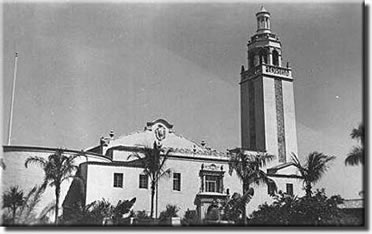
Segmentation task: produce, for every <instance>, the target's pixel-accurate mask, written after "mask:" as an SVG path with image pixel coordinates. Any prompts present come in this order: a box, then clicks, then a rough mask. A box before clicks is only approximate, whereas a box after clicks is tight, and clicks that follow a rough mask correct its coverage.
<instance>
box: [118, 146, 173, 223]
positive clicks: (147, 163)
mask: <svg viewBox="0 0 372 234" xmlns="http://www.w3.org/2000/svg"><path fill="white" fill-rule="evenodd" d="M117 149H120V148H117ZM170 151H171V150H170V149H168V150H164V149H162V148H161V146H160V145H158V144H157V143H156V141H154V143H153V148H148V147H144V148H142V149H140V152H139V153H134V154H132V155H130V156H129V157H128V158H133V157H134V158H135V159H137V160H138V161H139V162H140V163H141V165H142V167H143V168H144V169H143V172H144V174H145V175H147V176H148V177H149V178H150V183H151V210H150V216H151V217H152V218H153V217H154V197H155V192H156V185H157V184H158V182H159V180H160V179H161V178H162V177H164V176H169V175H170V173H171V170H170V169H169V168H168V169H165V162H166V161H167V159H168V154H169V153H170Z"/></svg>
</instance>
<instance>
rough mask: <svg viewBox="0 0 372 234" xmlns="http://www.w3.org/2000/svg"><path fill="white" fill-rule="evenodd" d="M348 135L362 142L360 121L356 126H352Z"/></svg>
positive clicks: (362, 130) (362, 129) (362, 131)
mask: <svg viewBox="0 0 372 234" xmlns="http://www.w3.org/2000/svg"><path fill="white" fill-rule="evenodd" d="M350 136H351V138H352V139H356V140H360V141H361V142H364V126H363V124H362V123H360V124H359V126H358V128H354V129H353V130H352V131H351V133H350Z"/></svg>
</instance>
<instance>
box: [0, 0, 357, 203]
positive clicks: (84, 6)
mask: <svg viewBox="0 0 372 234" xmlns="http://www.w3.org/2000/svg"><path fill="white" fill-rule="evenodd" d="M259 8H260V5H259V4H253V3H234V4H227V3H225V4H212V3H208V4H195V3H194V4H192V3H188V4H167V3H162V4H160V3H157V4H138V3H132V4H128V3H120V4H119V3H115V4H113V3H107V4H103V3H97V4H89V3H80V4H56V3H53V4H52V3H31V4H4V5H3V56H4V57H3V92H2V93H3V100H4V101H3V108H4V112H3V113H4V114H3V125H4V128H3V131H2V132H3V139H4V140H3V143H4V144H5V143H6V141H7V140H6V139H7V130H8V127H7V123H8V118H9V106H10V96H11V85H12V78H13V66H14V53H15V52H16V51H17V52H19V60H18V75H17V84H16V93H15V96H16V98H15V106H14V119H13V133H12V135H13V137H12V144H14V145H36V146H48V147H65V148H70V149H77V150H80V149H85V148H87V147H90V146H92V145H96V144H98V142H99V138H100V137H101V136H107V135H108V133H109V131H110V130H111V129H113V130H114V131H115V132H116V136H120V135H126V134H129V133H131V132H133V131H137V130H142V129H143V127H144V126H145V124H146V122H147V121H152V120H155V119H157V118H164V119H166V120H168V121H169V122H170V123H172V124H174V129H175V131H176V133H177V134H179V135H183V136H184V137H186V138H189V139H191V140H194V141H196V142H200V141H201V140H205V141H206V142H207V144H208V145H209V146H211V147H212V148H216V149H218V150H221V151H225V150H226V149H228V148H234V147H238V146H240V101H239V100H240V97H239V91H240V89H239V84H238V83H239V80H240V66H241V65H242V64H246V63H247V61H246V53H247V52H246V49H247V48H246V44H247V41H248V39H249V37H250V36H252V35H253V34H254V33H255V31H256V17H255V13H256V12H257V11H258V10H259ZM265 8H266V9H267V10H268V11H270V12H271V16H272V18H271V27H272V30H273V32H275V33H277V34H278V35H279V37H280V39H281V42H282V48H283V62H284V64H285V63H286V61H289V62H290V64H291V66H292V68H293V74H294V77H295V81H294V92H295V104H296V117H297V135H298V144H299V154H300V157H301V158H303V157H304V156H305V155H307V154H308V153H309V152H311V151H321V152H324V153H326V154H331V155H336V156H337V160H336V161H335V162H334V163H333V165H332V168H331V169H330V171H329V172H328V174H327V175H326V176H325V178H324V179H323V180H322V181H321V182H320V183H319V184H318V186H319V187H326V192H327V193H328V194H341V195H342V196H344V197H346V198H351V197H358V192H359V191H361V190H362V185H361V181H362V179H361V176H362V174H361V167H360V166H358V167H345V166H344V164H343V161H344V158H345V157H346V154H347V153H348V152H349V151H350V150H351V148H352V146H353V145H355V144H357V142H355V141H353V140H351V139H350V132H351V130H352V128H353V127H356V126H357V125H358V124H359V123H360V122H361V121H362V93H361V89H362V88H361V87H362V5H361V3H360V2H359V3H358V2H357V1H354V3H346V2H345V3H342V4H335V3H328V4H325V3H319V2H317V3H300V4H295V3H291V2H288V3H285V2H283V3H276V4H273V3H266V4H265Z"/></svg>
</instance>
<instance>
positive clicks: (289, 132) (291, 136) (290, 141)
mask: <svg viewBox="0 0 372 234" xmlns="http://www.w3.org/2000/svg"><path fill="white" fill-rule="evenodd" d="M282 82H283V83H282V87H283V109H284V121H285V122H284V126H285V138H286V141H285V142H286V148H287V162H289V161H290V160H291V154H292V152H293V153H295V154H297V134H296V114H295V103H294V94H293V82H292V81H285V80H283V81H282Z"/></svg>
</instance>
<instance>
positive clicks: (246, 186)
mask: <svg viewBox="0 0 372 234" xmlns="http://www.w3.org/2000/svg"><path fill="white" fill-rule="evenodd" d="M247 191H248V184H247V183H246V182H243V196H244V194H245V193H246V192H247ZM242 208H243V213H242V215H243V224H244V226H246V225H247V211H246V203H245V201H243V207H242Z"/></svg>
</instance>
